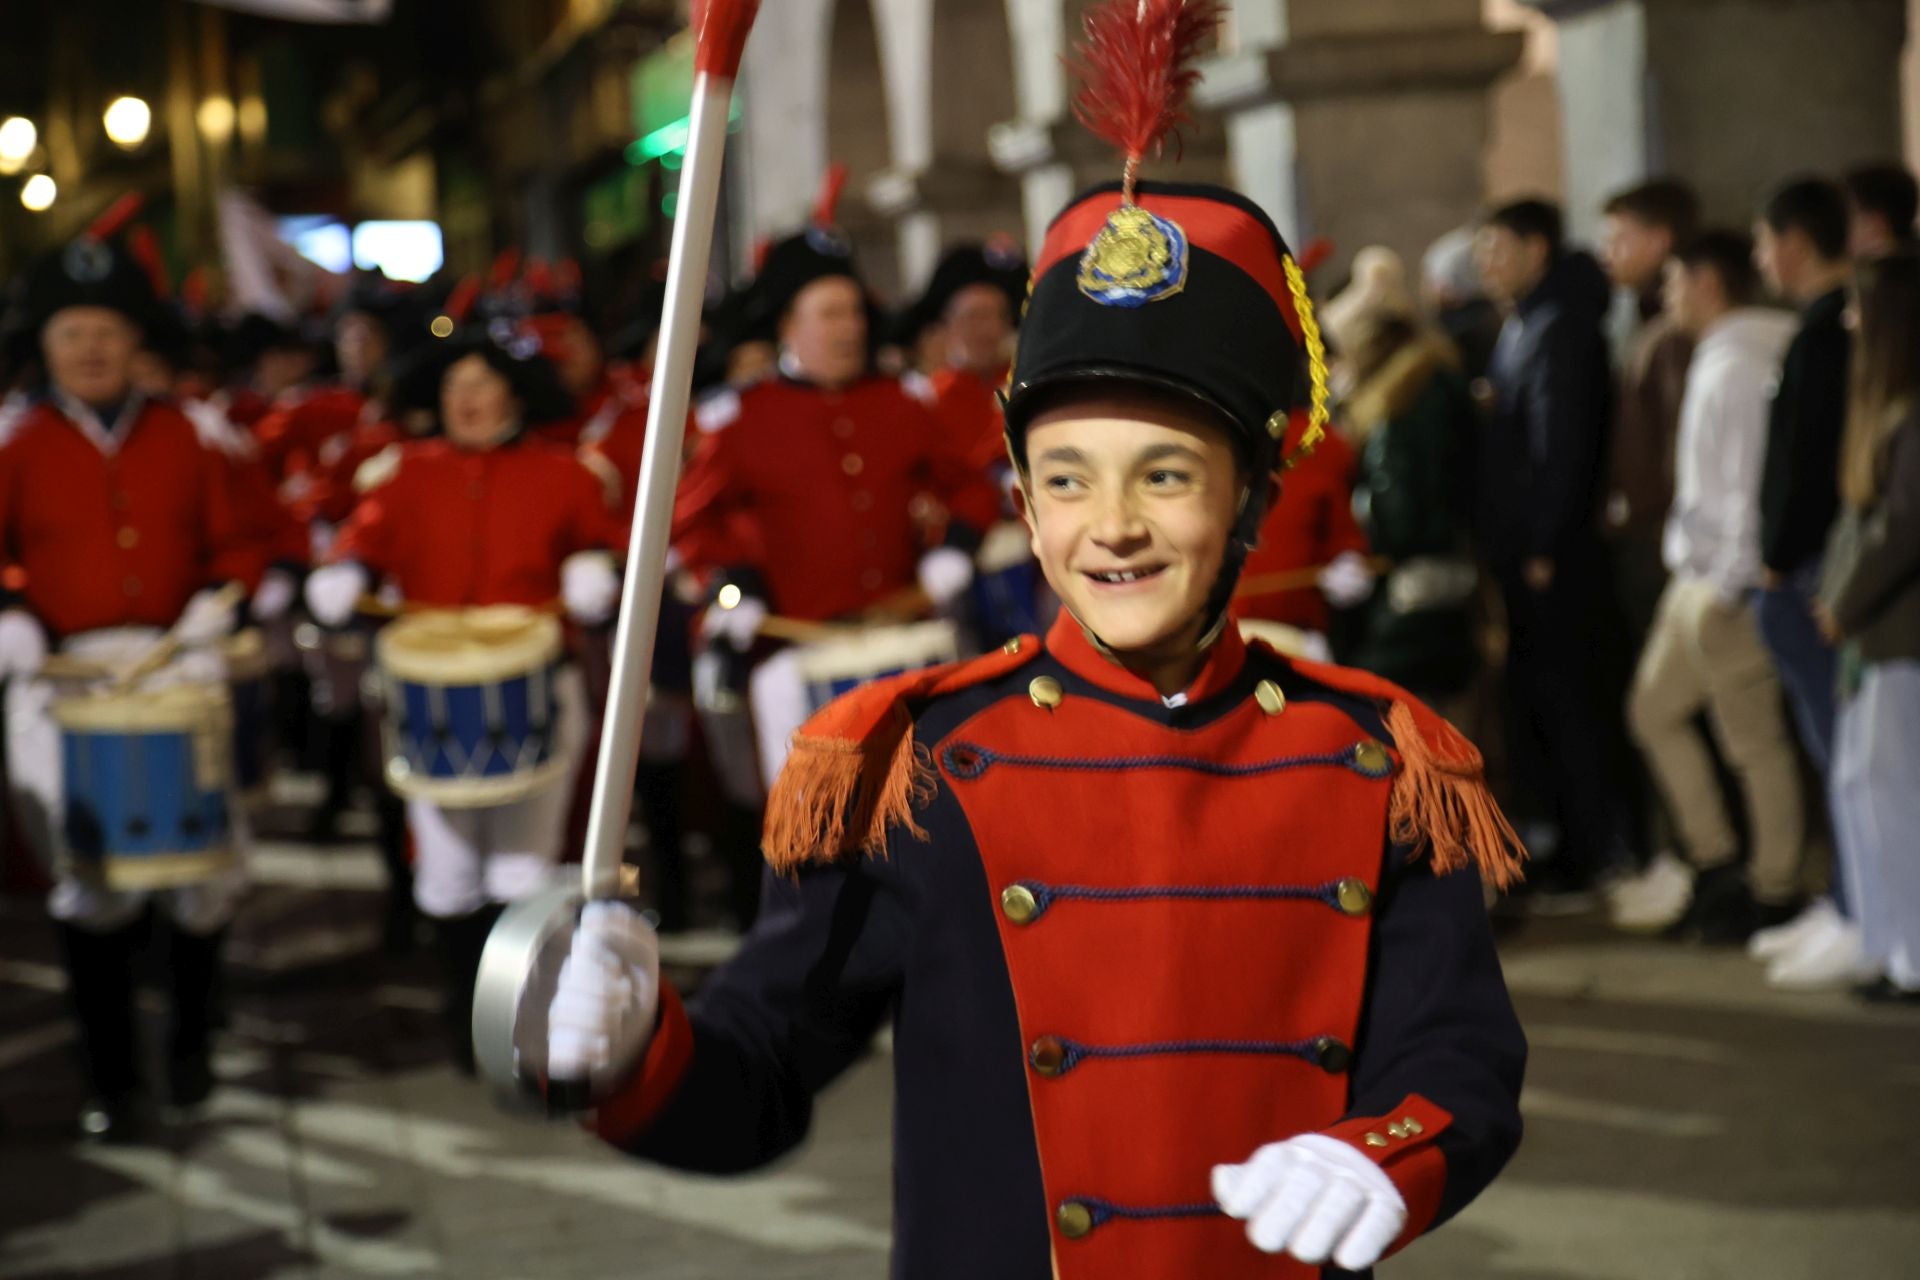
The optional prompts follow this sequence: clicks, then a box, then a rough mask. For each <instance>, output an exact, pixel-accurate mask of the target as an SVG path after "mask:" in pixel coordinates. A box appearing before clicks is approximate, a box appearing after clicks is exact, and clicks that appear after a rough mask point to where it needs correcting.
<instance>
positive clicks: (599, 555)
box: [560, 551, 620, 627]
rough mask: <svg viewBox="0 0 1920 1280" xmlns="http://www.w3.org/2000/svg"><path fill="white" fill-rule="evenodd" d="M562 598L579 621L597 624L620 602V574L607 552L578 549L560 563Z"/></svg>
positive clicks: (590, 625) (611, 614) (590, 624)
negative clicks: (614, 568) (614, 569)
mask: <svg viewBox="0 0 1920 1280" xmlns="http://www.w3.org/2000/svg"><path fill="white" fill-rule="evenodd" d="M560 599H561V601H562V602H563V603H564V604H565V605H566V606H567V612H568V613H569V614H571V615H572V616H573V620H574V621H575V622H579V623H582V624H584V625H586V626H589V627H597V626H599V625H600V624H601V623H603V622H605V621H606V620H607V619H608V618H611V617H612V616H613V611H614V609H615V607H616V606H618V605H619V603H620V575H619V574H617V573H615V572H614V571H613V557H612V556H611V555H609V554H607V553H606V552H604V551H576V552H574V553H573V554H572V555H570V556H568V557H567V558H566V559H565V560H562V561H561V562H560Z"/></svg>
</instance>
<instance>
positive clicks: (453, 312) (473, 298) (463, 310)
mask: <svg viewBox="0 0 1920 1280" xmlns="http://www.w3.org/2000/svg"><path fill="white" fill-rule="evenodd" d="M479 300H480V277H479V276H462V277H461V278H460V283H459V284H456V285H455V286H453V292H452V293H449V294H448V295H447V305H446V306H444V307H442V308H441V311H442V312H444V313H445V314H446V316H447V317H448V318H449V319H451V320H452V321H453V322H454V323H455V324H465V323H466V322H467V315H468V313H469V312H471V311H472V310H473V304H474V303H475V302H478V301H479Z"/></svg>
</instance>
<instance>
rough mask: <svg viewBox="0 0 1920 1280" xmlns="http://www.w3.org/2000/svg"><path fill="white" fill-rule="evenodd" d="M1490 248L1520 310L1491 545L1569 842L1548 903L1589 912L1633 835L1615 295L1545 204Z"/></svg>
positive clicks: (1498, 397)
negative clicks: (1619, 542) (1608, 319)
mask: <svg viewBox="0 0 1920 1280" xmlns="http://www.w3.org/2000/svg"><path fill="white" fill-rule="evenodd" d="M1476 248H1477V252H1478V256H1479V262H1480V274H1481V278H1482V279H1483V280H1484V281H1485V282H1486V286H1487V290H1488V292H1489V293H1491V294H1492V295H1493V296H1494V297H1496V298H1497V299H1499V300H1501V301H1502V302H1503V303H1504V304H1505V305H1506V307H1507V308H1508V313H1507V321H1506V324H1505V325H1504V326H1503V327H1502V329H1501V331H1500V341H1499V343H1498V344H1497V345H1496V346H1495V347H1494V352H1493V363H1492V365H1491V366H1490V367H1489V369H1488V372H1487V377H1488V380H1489V381H1490V382H1491V384H1492V391H1493V404H1492V410H1491V412H1490V414H1489V416H1488V421H1487V426H1486V430H1485V432H1484V434H1483V436H1482V438H1481V442H1480V449H1479V465H1478V468H1477V471H1478V494H1477V500H1478V505H1479V512H1480V517H1479V525H1480V536H1481V543H1482V549H1483V552H1484V554H1485V556H1486V560H1487V564H1488V566H1489V568H1490V569H1491V570H1492V572H1493V575H1494V578H1495V580H1496V581H1497V582H1498V583H1499V586H1500V591H1501V595H1502V597H1503V598H1504V600H1505V602H1506V608H1507V627H1508V634H1509V642H1508V649H1507V673H1506V674H1507V689H1506V695H1507V699H1508V711H1509V720H1510V722H1511V732H1512V734H1513V735H1514V740H1513V742H1512V744H1511V747H1512V753H1513V756H1514V758H1515V759H1517V760H1520V761H1522V762H1531V764H1532V766H1533V774H1534V776H1533V777H1532V779H1531V780H1530V781H1531V784H1532V786H1531V790H1532V791H1533V792H1534V795H1535V798H1536V800H1537V801H1538V802H1539V803H1540V804H1542V805H1543V807H1544V808H1545V810H1546V814H1545V816H1546V817H1547V818H1548V819H1549V820H1550V821H1552V822H1553V823H1554V824H1555V825H1556V826H1557V828H1558V830H1559V832H1560V842H1559V845H1558V855H1557V856H1556V857H1554V858H1553V859H1552V860H1551V861H1548V862H1546V863H1545V865H1543V866H1542V867H1541V868H1540V870H1539V872H1538V873H1537V874H1536V875H1535V876H1534V877H1533V880H1534V882H1535V884H1536V886H1537V888H1536V894H1535V901H1536V902H1537V903H1539V904H1540V905H1542V906H1548V905H1551V906H1556V907H1560V908H1564V909H1569V910H1571V909H1576V908H1579V909H1584V907H1586V906H1587V905H1589V903H1590V893H1591V890H1592V889H1593V888H1594V886H1595V885H1596V883H1597V882H1598V881H1600V880H1601V879H1603V878H1606V877H1607V876H1609V875H1610V874H1611V873H1612V872H1613V871H1615V870H1616V869H1617V868H1618V867H1619V865H1620V864H1621V863H1622V862H1623V861H1624V860H1625V856H1626V841H1627V836H1626V832H1625V830H1624V824H1623V823H1622V821H1621V812H1620V808H1619V805H1618V803H1617V789H1616V787H1615V786H1614V784H1613V782H1612V779H1611V773H1612V769H1611V762H1612V761H1613V760H1616V759H1618V758H1619V752H1618V750H1617V748H1616V743H1617V741H1618V739H1619V737H1620V735H1622V734H1624V733H1625V725H1624V723H1623V720H1622V716H1621V712H1620V709H1619V707H1618V705H1617V704H1614V705H1609V703H1608V700H1607V699H1605V698H1604V696H1603V694H1602V691H1601V690H1600V689H1599V688H1598V687H1597V685H1598V680H1597V678H1596V677H1597V674H1598V673H1599V672H1600V671H1601V670H1603V669H1604V662H1605V660H1606V659H1607V658H1608V655H1609V648H1608V646H1609V645H1610V644H1612V643H1613V642H1614V641H1613V637H1611V636H1610V635H1609V634H1608V629H1607V627H1606V625H1605V624H1606V610H1605V609H1604V608H1602V607H1601V605H1602V602H1603V601H1604V599H1605V594H1606V592H1607V589H1608V588H1607V579H1606V570H1605V566H1604V561H1603V557H1602V554H1601V549H1600V543H1599V537H1598V534H1597V532H1596V531H1597V528H1598V525H1599V504H1600V497H1601V493H1602V490H1603V487H1604V480H1605V466H1606V457H1607V435H1608V426H1609V423H1610V421H1611V419H1612V405H1613V374H1612V370H1611V368H1610V366H1609V363H1608V360H1607V341H1606V336H1605V333H1604V331H1603V329H1602V324H1603V322H1604V317H1605V313H1606V307H1607V299H1608V286H1607V280H1606V277H1605V276H1604V275H1603V274H1602V272H1601V270H1600V268H1599V266H1598V265H1597V264H1596V263H1595V262H1594V260H1593V259H1592V258H1591V257H1589V256H1588V255H1587V254H1585V253H1579V252H1573V251H1570V250H1568V249H1567V248H1566V247H1565V246H1564V245H1563V244H1562V242H1561V222H1560V211H1559V210H1558V209H1557V208H1556V207H1554V206H1553V205H1551V204H1547V203H1545V202H1544V201H1539V200H1522V201H1519V202H1517V203H1514V204H1510V205H1507V206H1506V207H1504V208H1502V209H1499V210H1497V211H1495V212H1494V213H1493V214H1492V215H1491V216H1490V217H1489V218H1488V219H1487V221H1486V224H1485V226H1483V227H1482V228H1481V231H1480V237H1479V241H1478V243H1477V246H1476Z"/></svg>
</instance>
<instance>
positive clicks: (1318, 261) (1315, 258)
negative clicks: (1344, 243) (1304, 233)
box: [1296, 236, 1339, 275]
mask: <svg viewBox="0 0 1920 1280" xmlns="http://www.w3.org/2000/svg"><path fill="white" fill-rule="evenodd" d="M1338 247H1339V246H1337V245H1335V244H1334V242H1333V241H1331V240H1329V239H1327V237H1325V236H1315V237H1313V238H1312V239H1311V240H1309V241H1307V242H1306V243H1305V244H1303V245H1301V246H1300V254H1299V257H1298V258H1297V259H1296V260H1297V261H1298V262H1299V263H1300V270H1302V271H1303V272H1305V273H1306V274H1308V275H1312V274H1313V273H1314V270H1315V269H1316V268H1318V267H1321V266H1324V265H1325V264H1326V261H1327V259H1328V258H1331V257H1332V256H1333V255H1334V251H1335V250H1336V249H1337V248H1338Z"/></svg>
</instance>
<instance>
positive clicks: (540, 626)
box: [374, 605, 572, 809]
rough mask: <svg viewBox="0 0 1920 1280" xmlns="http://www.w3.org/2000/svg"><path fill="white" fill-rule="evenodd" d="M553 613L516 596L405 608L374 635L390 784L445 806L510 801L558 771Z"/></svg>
mask: <svg viewBox="0 0 1920 1280" xmlns="http://www.w3.org/2000/svg"><path fill="white" fill-rule="evenodd" d="M562 652H563V642H562V636H561V630H560V623H559V620H558V619H557V618H555V617H553V616H552V615H550V614H544V613H538V612H536V611H534V610H532V609H525V608H521V607H519V606H516V605H500V606H488V607H486V608H480V609H458V610H434V611H423V612H420V613H413V614H408V615H407V616H405V617H402V618H400V619H398V620H397V621H395V622H393V623H391V624H389V625H388V626H387V627H386V628H385V629H384V630H382V631H381V632H380V634H379V636H378V637H377V638H376V639H375V641H374V655H375V661H376V662H377V664H378V666H379V668H380V673H381V677H382V681H383V683H384V685H385V689H386V697H385V700H384V701H385V704H386V722H385V736H386V756H387V770H386V772H387V783H388V785H390V786H391V787H392V788H393V789H394V791H396V792H397V793H399V794H400V795H402V796H406V797H409V798H413V797H418V798H420V799H423V800H430V801H432V802H434V803H435V804H438V805H442V806H444V807H446V808H449V809H485V808H492V807H495V806H498V805H505V804H512V803H513V802H515V801H517V800H521V799H524V798H526V797H527V796H529V795H531V794H533V793H534V792H535V791H538V790H540V789H541V788H543V787H546V786H548V785H550V784H552V783H555V782H557V781H559V780H560V779H561V778H563V777H564V776H565V775H566V774H567V772H568V770H569V769H570V767H571V764H572V762H571V761H570V760H569V759H568V758H567V753H566V752H565V751H564V750H563V749H562V747H561V743H562V741H563V739H562V737H561V731H562V728H563V726H562V724H561V720H562V716H561V709H560V702H559V698H558V694H557V680H558V676H559V672H560V660H561V655H562Z"/></svg>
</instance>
